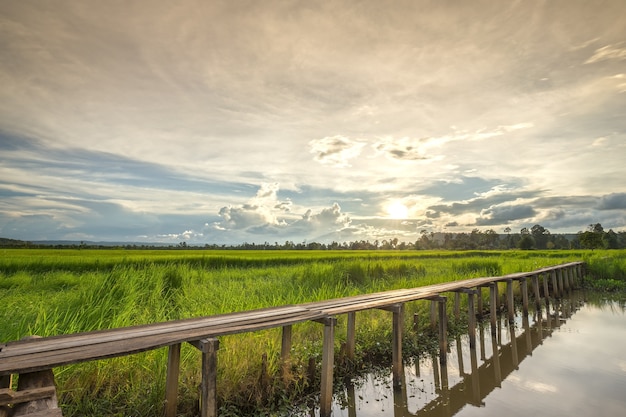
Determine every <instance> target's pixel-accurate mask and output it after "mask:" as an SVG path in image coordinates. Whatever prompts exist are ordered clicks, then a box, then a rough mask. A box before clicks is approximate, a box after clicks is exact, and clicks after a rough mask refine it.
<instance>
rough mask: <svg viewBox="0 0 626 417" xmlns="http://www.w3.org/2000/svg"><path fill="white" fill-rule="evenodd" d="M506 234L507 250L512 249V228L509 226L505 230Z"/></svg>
mask: <svg viewBox="0 0 626 417" xmlns="http://www.w3.org/2000/svg"><path fill="white" fill-rule="evenodd" d="M504 233H506V248H507V249H510V248H511V228H510V227H509V226H507V227H505V228H504Z"/></svg>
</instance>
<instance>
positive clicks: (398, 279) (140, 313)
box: [0, 249, 626, 416]
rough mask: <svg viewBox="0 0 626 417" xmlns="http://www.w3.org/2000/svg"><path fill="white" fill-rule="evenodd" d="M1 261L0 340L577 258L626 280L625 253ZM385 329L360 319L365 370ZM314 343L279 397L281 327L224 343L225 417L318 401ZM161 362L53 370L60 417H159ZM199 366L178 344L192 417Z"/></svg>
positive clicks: (296, 339) (137, 358)
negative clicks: (310, 396)
mask: <svg viewBox="0 0 626 417" xmlns="http://www.w3.org/2000/svg"><path fill="white" fill-rule="evenodd" d="M0 255H1V256H0V299H1V300H2V309H0V323H2V328H1V329H0V342H5V341H9V340H17V339H20V338H22V337H25V336H28V335H33V334H36V335H39V336H52V335H57V334H66V333H75V332H83V331H90V330H97V329H108V328H116V327H122V326H130V325H136V324H145V323H154V322H161V321H166V320H173V319H181V318H189V317H197V316H204V315H212V314H220V313H228V312H233V311H243V310H250V309H257V308H263V307H269V306H278V305H285V304H297V303H303V302H307V301H315V300H323V299H328V298H336V297H343V296H349V295H356V294H361V293H368V292H376V291H384V290H391V289H398V288H410V287H417V286H423V285H429V284H436V283H440V282H444V281H452V280H459V279H467V278H473V277H481V276H494V275H503V274H508V273H512V272H520V271H531V270H534V269H537V268H541V267H543V266H549V265H555V264H559V263H564V262H569V261H575V260H584V261H586V262H587V265H588V276H589V278H588V279H587V285H589V286H590V287H594V286H596V287H598V288H603V289H615V288H617V289H620V288H621V289H623V288H624V283H625V282H626V251H473V252H472V251H470V252H446V251H415V252H404V251H371V252H368V251H207V250H184V251H183V250H152V251H139V250H69V249H62V250H53V249H46V250H28V249H7V250H0ZM613 281H615V282H617V284H615V282H613ZM451 304H452V303H451V302H449V303H448V308H449V309H451ZM405 308H406V320H407V323H406V328H407V329H410V327H411V324H412V318H413V314H418V317H420V320H421V324H420V326H421V327H427V326H426V321H427V318H428V302H425V301H424V302H415V303H407V305H406V306H405ZM338 320H339V326H338V330H337V337H336V352H339V351H340V347H341V344H342V343H344V342H345V317H342V316H340V317H339V318H338ZM459 325H460V326H462V323H459ZM454 326H455V323H452V324H451V328H452V330H454ZM390 332H391V315H390V314H389V313H388V312H383V311H379V310H373V311H366V312H362V313H359V314H358V315H357V356H358V357H359V358H361V361H363V360H365V359H366V358H371V357H376V358H381V357H383V358H384V357H385V356H386V355H387V356H388V354H389V351H390V345H391V342H390V341H391V338H390V337H389V335H390ZM411 337H413V339H414V336H412V335H411V334H410V331H408V332H407V339H408V338H411ZM321 339H322V326H320V325H319V324H316V323H303V324H298V325H296V326H294V331H293V352H292V357H293V369H292V373H293V380H292V381H291V382H290V387H289V388H290V389H289V390H285V389H284V388H285V387H284V386H283V382H282V380H281V379H280V378H276V377H275V376H276V375H278V373H279V365H280V364H279V352H280V329H271V330H267V331H262V332H256V333H250V334H243V335H234V336H228V337H223V338H221V339H220V351H219V368H218V369H219V381H218V389H219V392H218V396H219V398H220V403H221V405H222V409H223V411H224V413H227V414H228V415H236V413H237V411H235V410H240V411H239V412H241V413H243V414H246V413H247V414H250V413H253V414H256V415H261V414H263V413H264V412H266V413H269V412H270V411H269V410H276V409H280V407H281V405H282V406H284V405H285V404H289V403H290V402H293V401H294V400H295V399H296V398H300V397H301V396H302V395H303V394H305V393H307V392H310V391H316V390H317V385H316V384H315V383H314V382H313V383H312V382H310V381H307V379H306V375H307V367H308V362H309V358H311V357H313V358H316V359H318V360H317V363H318V366H319V362H320V356H319V355H320V352H321ZM425 343H426V341H425ZM416 348H419V347H416ZM263 355H266V358H267V360H266V363H265V364H263V360H262V358H263ZM166 356H167V352H166V349H157V350H154V351H150V352H145V353H142V354H138V355H131V356H126V357H121V358H115V359H109V360H102V361H94V362H88V363H83V364H77V365H71V366H66V367H61V368H57V369H55V375H56V379H57V384H58V386H59V391H60V394H61V403H62V404H63V407H64V415H66V416H74V415H81V416H82V415H85V416H87V415H110V416H115V415H133V416H149V415H155V414H159V413H160V410H161V408H162V401H163V397H164V381H165V372H166V369H165V367H166ZM199 367H200V359H199V354H198V352H197V351H196V349H195V348H193V347H191V346H188V345H185V346H184V347H183V350H182V366H181V388H180V398H181V400H180V401H181V402H180V407H179V409H180V411H181V413H183V414H184V415H193V414H194V402H195V399H196V398H197V386H198V384H199V383H200V375H199ZM263 367H265V368H263ZM262 369H265V370H264V371H262ZM265 375H267V376H268V378H265ZM235 406H236V407H235Z"/></svg>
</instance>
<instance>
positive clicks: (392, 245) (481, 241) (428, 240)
mask: <svg viewBox="0 0 626 417" xmlns="http://www.w3.org/2000/svg"><path fill="white" fill-rule="evenodd" d="M503 231H504V233H497V232H496V231H495V230H493V229H488V230H479V229H477V228H476V229H473V230H472V231H471V232H461V233H435V232H428V231H427V230H421V231H420V232H419V237H418V238H417V239H416V240H415V241H408V242H407V241H401V240H400V239H398V238H391V239H381V240H378V239H377V240H374V241H370V240H355V241H349V242H335V241H333V242H331V243H319V242H306V241H303V242H293V241H291V240H287V241H285V242H284V243H279V242H274V243H270V242H263V243H248V242H244V243H241V244H234V245H226V244H215V243H214V244H210V243H207V244H204V245H195V244H188V243H187V242H180V243H178V244H175V245H174V244H170V245H166V244H130V243H129V244H115V245H106V244H93V243H90V242H84V241H83V242H80V243H65V242H64V243H59V244H51V245H46V244H35V243H31V242H26V241H21V240H14V239H6V238H0V247H5V248H6V247H30V248H77V249H87V248H89V249H114V248H118V249H211V250H438V249H443V250H496V249H498V250H503V249H522V250H531V249H626V231H620V232H614V231H613V230H612V229H609V230H608V231H605V230H604V228H603V227H602V225H601V224H600V223H595V224H590V225H589V226H588V227H587V230H585V231H580V232H578V233H576V234H552V233H550V231H549V230H548V229H546V228H545V227H543V226H541V225H540V224H536V225H534V226H532V227H531V228H530V229H529V228H527V227H523V228H522V229H520V231H519V232H518V233H515V232H512V230H511V228H510V227H506V228H505V229H504V230H503Z"/></svg>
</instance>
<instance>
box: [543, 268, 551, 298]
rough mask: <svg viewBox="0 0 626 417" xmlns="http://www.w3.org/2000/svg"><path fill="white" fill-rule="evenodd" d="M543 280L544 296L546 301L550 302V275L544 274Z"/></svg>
mask: <svg viewBox="0 0 626 417" xmlns="http://www.w3.org/2000/svg"><path fill="white" fill-rule="evenodd" d="M541 280H542V281H543V296H544V297H545V298H546V303H549V302H550V301H549V300H550V291H548V275H547V274H542V276H541Z"/></svg>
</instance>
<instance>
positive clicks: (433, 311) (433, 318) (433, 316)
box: [430, 299, 437, 330]
mask: <svg viewBox="0 0 626 417" xmlns="http://www.w3.org/2000/svg"><path fill="white" fill-rule="evenodd" d="M430 328H431V329H432V330H435V329H436V328H437V300H436V299H434V300H431V301H430Z"/></svg>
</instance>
